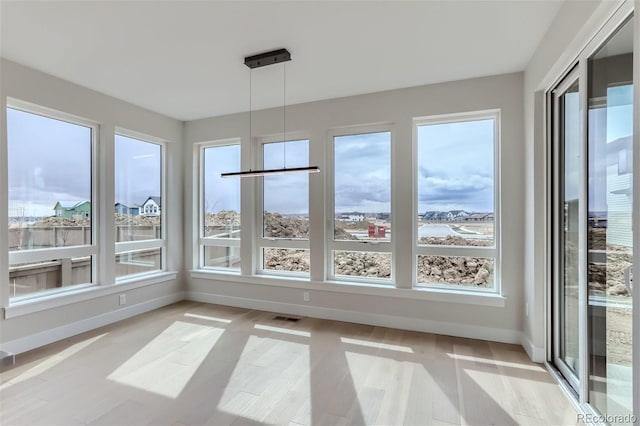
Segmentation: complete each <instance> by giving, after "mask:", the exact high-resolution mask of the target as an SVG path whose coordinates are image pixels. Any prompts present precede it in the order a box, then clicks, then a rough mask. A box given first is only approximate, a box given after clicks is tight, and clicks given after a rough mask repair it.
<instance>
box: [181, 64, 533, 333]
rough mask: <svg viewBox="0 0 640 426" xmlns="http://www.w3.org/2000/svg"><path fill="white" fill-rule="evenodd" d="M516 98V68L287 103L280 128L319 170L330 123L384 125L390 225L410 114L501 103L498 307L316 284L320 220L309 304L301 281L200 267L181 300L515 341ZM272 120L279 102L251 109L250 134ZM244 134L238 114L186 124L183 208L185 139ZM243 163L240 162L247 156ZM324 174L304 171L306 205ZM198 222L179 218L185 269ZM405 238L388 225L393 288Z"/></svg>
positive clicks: (407, 212) (401, 213)
mask: <svg viewBox="0 0 640 426" xmlns="http://www.w3.org/2000/svg"><path fill="white" fill-rule="evenodd" d="M309 84H313V82H309ZM522 95H523V74H522V73H514V74H507V75H500V76H492V77H486V78H478V79H471V80H463V81H455V82H449V83H444V84H436V85H429V86H421V87H412V88H408V89H401V90H393V91H388V92H381V93H373V94H367V95H361V96H353V97H346V98H340V99H331V100H326V101H319V102H312V103H307V104H300V105H293V106H289V107H287V132H288V133H289V132H304V133H307V134H308V135H309V136H310V152H311V156H312V160H311V162H312V163H313V164H314V165H316V164H317V165H320V167H321V168H322V160H323V158H324V155H323V153H324V148H325V146H326V145H327V131H328V130H329V129H333V128H338V127H344V126H354V125H364V124H376V123H391V124H392V129H393V132H394V144H396V146H397V149H396V150H395V151H394V157H393V162H394V164H393V166H394V170H395V171H394V176H393V178H394V179H395V183H394V188H397V189H399V190H397V191H396V192H395V193H394V194H393V197H394V200H395V201H394V203H395V204H394V208H395V209H394V211H393V216H394V220H395V221H396V223H405V224H406V223H412V221H413V189H412V188H413V177H412V170H411V169H412V167H411V166H410V165H411V164H412V150H411V146H412V118H413V117H421V116H429V115H437V114H447V113H459V112H468V111H478V110H488V109H495V108H499V109H500V110H501V113H502V117H501V123H502V164H501V166H502V181H501V185H502V237H503V241H502V266H503V269H502V293H503V295H504V296H505V297H506V303H505V304H504V306H503V307H497V306H480V305H473V304H471V305H470V304H465V303H458V302H443V301H436V300H422V299H420V298H419V297H417V296H416V297H413V296H412V294H415V293H416V291H415V290H397V291H400V292H405V293H402V294H403V296H402V297H400V296H399V293H393V292H388V293H384V290H380V291H376V292H371V294H365V293H366V292H367V291H366V289H363V288H362V287H358V291H357V292H356V291H354V292H349V291H348V287H346V289H347V290H346V292H345V287H340V288H339V290H340V291H337V290H336V287H331V286H328V285H327V286H326V287H323V284H324V283H323V281H322V280H323V279H324V277H323V275H322V272H323V271H322V270H321V269H322V267H320V268H318V265H317V264H316V266H315V269H314V266H313V263H314V259H318V258H319V257H314V254H313V251H314V249H315V250H316V253H317V252H318V251H320V252H321V251H322V241H323V239H324V238H325V233H324V226H323V224H322V223H314V221H313V220H312V223H311V225H310V228H311V238H310V243H311V250H312V271H311V277H312V280H313V286H312V288H313V290H312V292H311V300H310V302H309V303H303V302H302V291H303V290H302V289H303V288H305V283H300V284H296V283H291V282H288V281H285V280H280V281H278V280H275V281H274V280H269V281H268V280H264V279H263V280H260V279H257V280H253V281H251V280H245V281H244V282H238V281H233V280H229V279H225V277H224V275H217V276H215V275H210V276H206V275H203V274H195V275H194V276H192V277H190V278H188V292H187V295H188V298H191V299H194V300H201V301H212V302H220V303H227V304H234V305H238V306H245V307H253V308H261V309H272V310H276V311H280V312H290V313H296V314H299V315H305V314H306V315H311V316H320V317H331V318H335V319H343V320H349V321H356V322H363V323H370V324H379V325H390V326H396V327H402V328H413V329H416V330H424V331H433V332H441V333H449V334H454V335H461V336H469V337H476V338H485V339H489V340H499V341H508V342H517V343H519V342H520V337H521V333H520V331H521V327H522V317H523V314H522V311H523V304H522V300H523V291H522V290H523V284H522V268H523V247H524V241H523V237H524V222H523V218H524V179H523V178H524V176H523V170H524V141H523V135H524V127H523V97H522ZM279 117H281V109H271V110H263V111H258V112H254V113H253V136H254V137H259V136H262V135H269V134H277V133H279V132H281V131H282V127H281V126H282V120H281V118H279ZM248 133H249V130H248V114H246V113H244V114H234V115H230V116H224V117H217V118H210V119H203V120H197V121H192V122H188V123H186V125H185V143H186V146H185V159H184V166H185V187H184V190H185V191H184V192H185V205H187V206H192V205H194V203H195V199H194V191H193V188H194V185H195V184H196V180H195V176H194V161H193V152H194V149H193V144H194V143H197V142H204V141H213V140H221V139H227V138H234V137H240V138H242V140H245V141H246V140H247V139H248V137H249V134H248ZM245 154H248V151H247V147H246V146H243V155H245ZM314 157H315V158H314ZM318 163H319V164H318ZM245 167H248V164H247V163H245ZM323 179H324V177H323V174H322V173H320V174H318V175H311V177H310V191H311V193H312V197H311V200H310V202H311V204H310V210H311V211H315V210H316V209H320V210H323V209H324V207H323V205H324V199H325V194H324V185H323ZM245 181H247V180H246V179H245ZM244 184H245V182H243V185H244ZM246 185H251V183H246ZM247 194H249V196H247ZM242 201H243V203H251V202H252V198H251V194H250V193H248V192H246V191H245V192H243V199H242ZM194 210H195V209H194ZM254 210H255V209H249V210H246V209H245V206H244V205H243V207H242V211H243V221H242V222H243V227H247V226H250V225H248V223H252V222H253V221H252V220H251V219H250V218H248V217H246V216H244V213H246V212H251V211H254ZM196 220H197V215H196V213H195V211H194V213H193V214H191V215H186V217H185V225H184V234H185V236H186V237H187V238H186V240H185V263H186V264H187V265H190V266H192V267H193V266H194V265H195V263H194V260H193V259H194V257H193V256H194V251H195V250H196V248H197V241H196V238H195V235H194V233H193V224H194V223H195V221H196ZM412 238H413V235H412V231H411V227H410V226H403V227H395V228H394V241H395V243H394V244H395V245H396V265H395V268H396V279H397V281H398V283H399V286H408V285H410V282H411V279H412V278H411V277H412ZM242 250H243V251H242V253H243V256H245V255H251V250H250V248H248V247H247V246H246V245H245V246H244V247H243V249H242ZM320 258H321V257H320ZM317 263H320V265H321V264H322V262H317ZM240 281H242V280H240ZM267 281H268V282H267ZM283 285H284V286H283ZM325 288H326V289H325ZM374 293H375V294H374ZM392 294H394V295H396V296H398V297H395V296H392Z"/></svg>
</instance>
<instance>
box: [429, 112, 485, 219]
mask: <svg viewBox="0 0 640 426" xmlns="http://www.w3.org/2000/svg"><path fill="white" fill-rule="evenodd" d="M493 127H494V120H493V119H488V120H475V121H464V122H455V123H443V124H431V125H424V126H419V127H418V213H419V214H421V213H424V212H426V211H449V210H464V211H467V212H493V208H494V207H493V205H494V203H493V198H494V196H493V189H494V186H493V176H494V130H493Z"/></svg>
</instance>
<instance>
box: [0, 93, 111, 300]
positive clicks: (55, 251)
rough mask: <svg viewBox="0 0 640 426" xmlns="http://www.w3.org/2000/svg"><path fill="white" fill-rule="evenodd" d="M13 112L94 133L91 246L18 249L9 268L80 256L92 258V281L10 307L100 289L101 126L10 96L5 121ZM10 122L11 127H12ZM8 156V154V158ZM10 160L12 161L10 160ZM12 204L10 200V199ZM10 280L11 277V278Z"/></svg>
mask: <svg viewBox="0 0 640 426" xmlns="http://www.w3.org/2000/svg"><path fill="white" fill-rule="evenodd" d="M9 109H13V110H17V111H21V112H25V113H28V114H33V115H38V116H41V117H44V118H48V119H52V120H57V121H62V122H65V123H69V124H74V125H77V126H82V127H87V128H89V129H90V130H91V141H90V143H91V201H90V202H91V244H84V245H77V246H70V247H54V248H45V249H32V250H17V251H10V250H7V252H8V264H7V266H11V265H12V264H19V263H33V262H43V261H47V260H51V259H55V260H58V259H66V258H69V259H71V258H78V257H90V259H91V282H90V283H80V284H73V285H68V286H64V287H59V288H52V289H48V290H43V291H37V292H34V293H30V294H25V295H22V296H17V297H10V296H8V297H7V300H8V305H9V306H10V305H12V304H16V303H22V302H25V301H30V300H37V299H41V298H43V297H48V296H50V295H57V294H61V293H67V292H70V291H73V290H77V289H83V288H88V287H96V286H99V285H100V283H98V257H99V250H98V247H99V244H98V243H99V232H98V230H99V228H100V218H99V215H98V212H99V208H100V206H99V203H100V201H99V197H98V191H99V185H98V176H99V174H98V172H99V171H98V165H99V162H98V155H99V154H98V152H99V151H98V150H99V140H98V135H99V132H100V126H99V124H98V123H97V122H95V121H92V120H89V119H87V118H83V117H78V116H76V115H73V114H69V113H65V112H62V111H58V110H56V109H53V108H48V107H45V106H41V105H37V104H33V103H30V102H26V101H22V100H19V99H15V98H10V97H7V103H6V107H5V111H4V114H5V118H6V117H7V112H8V110H9ZM8 124H9V123H8V120H7V127H8ZM8 144H9V137H8V135H7V145H8ZM7 157H8V155H7ZM7 160H8V158H7ZM7 201H8V200H7ZM7 280H8V275H7ZM7 283H8V284H9V282H8V281H7Z"/></svg>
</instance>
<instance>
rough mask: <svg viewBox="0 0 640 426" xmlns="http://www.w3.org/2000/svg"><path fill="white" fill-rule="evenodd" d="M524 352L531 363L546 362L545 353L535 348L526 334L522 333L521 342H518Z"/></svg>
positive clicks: (541, 349)
mask: <svg viewBox="0 0 640 426" xmlns="http://www.w3.org/2000/svg"><path fill="white" fill-rule="evenodd" d="M520 344H521V345H522V347H523V348H524V351H525V352H526V353H527V355H529V358H530V359H531V361H533V362H537V363H543V362H545V361H546V353H547V352H546V351H545V349H544V348H543V347H540V346H535V345H534V344H533V342H532V341H531V339H529V337H528V336H527V335H526V333H524V332H523V333H522V340H521V342H520Z"/></svg>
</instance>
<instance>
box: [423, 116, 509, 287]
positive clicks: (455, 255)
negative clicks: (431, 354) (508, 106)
mask: <svg viewBox="0 0 640 426" xmlns="http://www.w3.org/2000/svg"><path fill="white" fill-rule="evenodd" d="M415 125H416V129H415V132H416V137H417V168H416V170H417V200H416V206H417V211H416V222H417V226H416V229H417V232H416V254H417V259H416V265H417V268H416V269H417V270H416V283H417V285H419V286H425V285H428V286H431V285H436V286H443V285H444V286H460V287H464V288H465V289H470V288H473V289H496V268H497V266H498V265H497V261H498V259H497V253H498V252H499V251H498V242H499V239H498V233H497V230H498V229H499V225H498V224H499V222H498V213H499V212H498V210H497V209H496V206H497V205H498V203H497V194H498V188H497V182H498V179H497V178H496V176H497V173H496V171H497V161H496V158H497V152H498V135H499V130H498V129H499V112H497V111H490V112H486V113H474V114H460V115H453V116H446V117H433V118H425V119H416V120H415Z"/></svg>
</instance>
